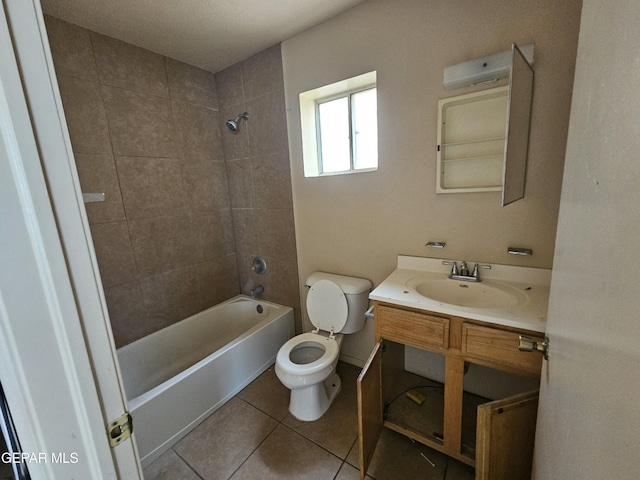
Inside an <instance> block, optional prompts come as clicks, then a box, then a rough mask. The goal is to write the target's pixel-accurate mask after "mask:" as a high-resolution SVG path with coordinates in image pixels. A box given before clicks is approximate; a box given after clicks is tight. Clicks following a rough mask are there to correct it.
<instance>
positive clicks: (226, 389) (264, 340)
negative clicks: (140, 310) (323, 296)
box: [118, 295, 294, 467]
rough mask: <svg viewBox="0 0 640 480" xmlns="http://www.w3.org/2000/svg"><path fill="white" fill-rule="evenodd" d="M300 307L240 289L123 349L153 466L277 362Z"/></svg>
mask: <svg viewBox="0 0 640 480" xmlns="http://www.w3.org/2000/svg"><path fill="white" fill-rule="evenodd" d="M293 334H294V322H293V309H291V308H290V307H284V306H282V305H278V304H275V303H270V302H265V301H262V300H255V299H252V298H249V297H247V296H245V295H238V296H237V297H234V298H232V299H230V300H227V301H226V302H223V303H221V304H219V305H215V306H213V307H211V308H209V309H207V310H204V311H202V312H200V313H197V314H195V315H193V316H191V317H189V318H186V319H184V320H182V321H180V322H178V323H175V324H173V325H171V326H169V327H166V328H164V329H162V330H160V331H157V332H155V333H153V334H151V335H148V336H146V337H144V338H141V339H139V340H136V341H135V342H133V343H130V344H128V345H125V346H124V347H121V348H119V349H118V360H119V362H120V370H121V371H122V379H123V382H124V388H125V392H126V396H127V399H128V405H129V413H130V414H131V416H132V417H133V432H134V435H135V439H136V444H137V446H138V453H139V455H140V459H141V462H142V466H143V467H146V466H148V465H149V464H150V463H151V462H153V461H154V460H155V459H156V458H158V457H159V456H160V455H161V454H162V453H163V452H165V451H166V450H167V449H169V448H170V447H171V446H172V445H173V444H175V443H176V442H177V441H178V440H179V439H180V438H182V437H183V436H184V435H186V434H187V433H188V432H190V431H191V430H193V429H194V428H195V427H196V426H197V425H198V424H199V423H200V422H202V421H203V420H204V419H205V418H207V416H209V415H210V414H211V413H213V412H214V411H215V410H217V409H218V408H220V407H221V406H222V405H224V403H225V402H226V401H227V400H229V399H230V398H231V397H233V396H234V395H235V394H236V393H238V392H239V391H240V390H242V389H243V388H244V387H246V386H247V385H248V384H249V383H251V382H252V381H253V380H254V379H255V378H256V377H257V376H258V375H260V374H261V373H262V372H264V371H265V370H266V369H267V368H268V367H269V366H271V365H272V364H273V363H274V362H275V359H276V354H277V353H278V350H279V349H280V347H281V346H282V345H283V344H284V343H285V342H286V341H287V340H288V339H289V338H291V337H292V336H293Z"/></svg>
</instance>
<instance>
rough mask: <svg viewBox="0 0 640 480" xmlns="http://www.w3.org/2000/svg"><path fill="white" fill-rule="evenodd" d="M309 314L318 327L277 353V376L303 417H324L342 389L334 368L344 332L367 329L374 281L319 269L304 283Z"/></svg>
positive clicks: (291, 406) (297, 413) (297, 414)
mask: <svg viewBox="0 0 640 480" xmlns="http://www.w3.org/2000/svg"><path fill="white" fill-rule="evenodd" d="M305 285H306V287H307V288H309V294H308V295H307V314H308V315H309V320H310V321H311V323H312V324H313V325H314V327H315V329H314V330H313V331H311V332H308V333H303V334H300V335H297V336H295V337H293V338H291V339H290V340H289V341H287V342H286V343H285V344H284V345H283V346H282V347H281V348H280V350H279V351H278V355H277V356H276V368H275V370H276V375H277V376H278V378H279V379H280V381H281V382H282V384H283V385H284V386H285V387H287V388H288V389H290V390H291V398H290V400H289V411H290V412H291V414H292V415H293V416H294V417H296V418H297V419H298V420H303V421H307V422H311V421H313V420H317V419H318V418H320V417H322V415H324V413H325V412H326V411H327V410H328V409H329V406H330V405H331V402H332V401H333V399H334V398H335V397H336V395H337V394H338V392H339V391H340V387H341V382H340V377H338V375H337V373H336V371H335V368H336V365H337V363H338V357H339V356H340V346H341V345H342V338H343V335H345V334H349V333H354V332H357V331H359V330H360V329H362V327H364V323H365V315H364V314H365V312H366V310H367V306H368V305H369V291H370V290H371V287H372V284H371V282H370V281H369V280H365V279H363V278H354V277H346V276H343V275H336V274H333V273H324V272H316V273H313V274H311V275H310V276H309V278H308V279H307V281H306V283H305Z"/></svg>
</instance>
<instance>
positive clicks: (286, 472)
mask: <svg viewBox="0 0 640 480" xmlns="http://www.w3.org/2000/svg"><path fill="white" fill-rule="evenodd" d="M341 464H342V462H341V460H340V459H339V458H337V457H335V456H333V455H331V454H330V453H329V452H327V451H326V450H324V449H322V448H320V447H319V446H317V445H315V444H314V443H313V442H310V441H309V440H307V439H305V438H304V437H302V436H301V435H299V434H297V433H296V432H294V431H292V430H291V429H289V428H287V427H285V426H284V425H282V424H280V425H278V427H277V428H276V429H275V430H274V431H273V433H271V435H269V437H268V438H267V439H266V440H265V441H264V442H263V443H262V445H260V447H259V448H258V449H257V450H256V451H255V452H254V453H253V454H252V455H251V456H250V457H249V459H248V460H247V461H246V462H245V463H244V464H242V467H240V468H239V469H238V471H237V472H236V473H235V474H234V475H233V477H231V478H232V480H242V479H247V480H255V479H258V478H259V479H260V480H269V479H278V480H286V479H295V480H300V479H304V480H333V479H334V478H335V476H336V473H337V472H338V470H339V469H340V466H341Z"/></svg>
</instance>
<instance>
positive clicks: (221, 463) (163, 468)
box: [144, 362, 474, 480]
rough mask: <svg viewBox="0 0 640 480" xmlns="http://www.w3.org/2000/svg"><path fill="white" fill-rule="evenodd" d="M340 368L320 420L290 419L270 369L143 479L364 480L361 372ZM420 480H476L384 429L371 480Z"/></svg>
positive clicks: (286, 394) (445, 459) (282, 389)
mask: <svg viewBox="0 0 640 480" xmlns="http://www.w3.org/2000/svg"><path fill="white" fill-rule="evenodd" d="M337 369H338V374H339V375H340V378H341V379H342V391H341V392H340V393H339V394H338V396H337V397H336V399H335V400H334V402H333V404H332V405H331V408H330V409H329V411H328V412H327V413H326V414H325V415H324V416H323V417H322V418H320V419H319V420H317V421H315V422H301V421H299V420H296V419H295V418H294V417H293V416H291V415H290V414H289V410H288V404H289V391H288V390H287V389H286V388H285V387H284V386H282V384H281V383H280V381H279V380H278V378H277V377H276V375H275V372H274V370H273V368H270V369H269V370H267V371H266V372H264V373H263V374H262V375H261V376H259V377H258V378H257V379H256V380H254V381H253V383H251V384H250V385H249V386H247V387H246V388H245V389H244V390H242V391H241V392H240V393H239V394H238V395H236V396H235V397H234V398H232V399H231V400H230V401H229V402H227V403H226V404H225V405H224V406H223V407H222V408H220V409H219V410H217V411H216V412H215V413H213V414H212V415H211V416H210V417H209V418H208V419H207V420H205V421H204V422H203V423H202V424H200V425H199V426H198V427H197V428H196V429H195V430H193V431H192V432H191V433H189V434H188V435H187V436H186V437H185V438H183V439H182V440H181V441H180V442H178V443H177V444H176V445H175V446H174V447H173V448H172V449H171V450H169V451H167V452H166V453H164V454H163V455H162V456H161V457H160V458H158V459H157V460H156V461H155V462H153V463H152V464H151V465H149V466H148V467H147V468H146V469H145V471H144V475H145V479H146V480H169V479H170V480H201V479H204V480H227V479H233V480H239V479H251V480H253V479H260V480H263V479H296V480H316V479H318V480H350V479H354V480H356V479H359V478H360V476H359V471H358V468H357V465H358V445H357V443H358V442H357V440H358V420H357V400H356V378H357V376H358V373H359V372H360V369H359V368H357V367H354V366H353V365H349V364H346V363H342V362H341V363H339V364H338V367H337ZM421 453H422V454H423V455H425V456H426V457H427V458H428V459H429V460H430V461H431V462H433V463H434V464H435V467H434V466H432V465H431V464H430V463H429V461H428V460H426V459H425V458H424V457H423V456H422V455H421ZM414 478H415V479H421V480H473V478H474V471H473V469H472V468H470V467H468V466H466V465H464V464H462V463H460V462H457V461H456V460H453V459H450V458H448V457H447V456H445V455H443V454H441V453H439V452H436V451H435V450H432V449H430V448H427V447H425V446H423V445H420V444H417V443H413V442H412V441H411V440H409V439H408V438H406V437H404V436H402V435H400V434H397V433H395V432H392V431H391V430H388V429H383V433H382V435H381V437H380V440H379V441H378V446H377V448H376V451H375V454H374V458H373V460H372V461H371V465H370V466H369V471H368V476H367V479H368V480H372V479H374V480H397V479H414Z"/></svg>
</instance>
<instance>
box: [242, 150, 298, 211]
mask: <svg viewBox="0 0 640 480" xmlns="http://www.w3.org/2000/svg"><path fill="white" fill-rule="evenodd" d="M252 164H253V188H254V192H255V199H256V203H255V205H256V207H257V208H286V209H290V208H293V199H292V197H291V173H290V169H289V152H288V151H286V150H285V151H281V152H279V153H274V154H269V155H260V156H257V157H254V158H253V160H252Z"/></svg>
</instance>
